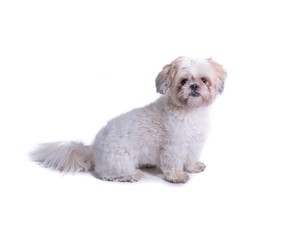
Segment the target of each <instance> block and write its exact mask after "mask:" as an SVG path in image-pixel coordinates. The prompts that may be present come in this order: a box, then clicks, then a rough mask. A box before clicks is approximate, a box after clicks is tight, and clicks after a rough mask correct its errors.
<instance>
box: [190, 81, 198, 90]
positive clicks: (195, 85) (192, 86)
mask: <svg viewBox="0 0 300 240" xmlns="http://www.w3.org/2000/svg"><path fill="white" fill-rule="evenodd" d="M190 88H191V89H192V90H194V91H195V90H197V89H198V88H199V85H198V84H197V83H194V84H192V85H191V86H190Z"/></svg>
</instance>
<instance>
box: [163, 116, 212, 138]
mask: <svg viewBox="0 0 300 240" xmlns="http://www.w3.org/2000/svg"><path fill="white" fill-rule="evenodd" d="M165 130H166V133H167V135H173V136H175V137H178V138H180V137H181V138H184V139H186V140H187V139H190V140H198V139H199V138H201V137H202V136H203V135H205V134H206V132H207V130H208V114H207V112H206V111H200V110H199V111H194V112H187V113H186V112H184V113H178V112H175V113H174V114H170V115H169V117H168V119H167V121H166V122H165Z"/></svg>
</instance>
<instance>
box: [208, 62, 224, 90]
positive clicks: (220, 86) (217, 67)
mask: <svg viewBox="0 0 300 240" xmlns="http://www.w3.org/2000/svg"><path fill="white" fill-rule="evenodd" d="M207 60H208V62H209V63H210V64H211V65H212V67H213V69H214V71H215V73H216V77H217V82H216V88H217V91H218V93H219V94H221V93H222V92H223V91H224V83H225V79H226V77H227V72H226V70H225V69H224V68H223V66H222V65H221V64H219V63H217V62H215V61H214V60H212V59H211V58H209V59H207Z"/></svg>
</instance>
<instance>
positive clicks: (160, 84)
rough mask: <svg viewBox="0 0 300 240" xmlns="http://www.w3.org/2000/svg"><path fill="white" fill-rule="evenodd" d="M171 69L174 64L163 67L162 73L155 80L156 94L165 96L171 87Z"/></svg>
mask: <svg viewBox="0 0 300 240" xmlns="http://www.w3.org/2000/svg"><path fill="white" fill-rule="evenodd" d="M171 67H172V64H171V63H170V64H167V65H166V66H164V67H163V69H162V70H161V72H160V73H159V74H158V75H157V77H156V79H155V84H156V92H158V93H160V94H165V93H166V91H167V90H168V89H169V87H170V81H171V79H170V72H171Z"/></svg>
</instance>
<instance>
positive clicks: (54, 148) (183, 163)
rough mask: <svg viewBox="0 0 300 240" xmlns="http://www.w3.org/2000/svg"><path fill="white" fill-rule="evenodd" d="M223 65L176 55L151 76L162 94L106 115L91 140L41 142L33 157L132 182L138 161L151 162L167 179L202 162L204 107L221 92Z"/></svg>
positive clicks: (179, 177)
mask: <svg viewBox="0 0 300 240" xmlns="http://www.w3.org/2000/svg"><path fill="white" fill-rule="evenodd" d="M225 78H226V71H225V70H224V69H223V67H222V66H221V65H220V64H218V63H216V62H214V61H213V60H212V59H205V60H192V59H190V58H187V57H179V58H177V59H175V60H174V61H173V62H171V63H170V64H168V65H166V66H165V67H164V68H163V69H162V70H161V72H160V73H159V74H158V76H157V78H156V88H157V92H159V93H161V94H162V95H163V96H161V97H160V98H158V99H157V100H156V101H155V102H153V103H151V104H149V105H148V106H145V107H143V108H138V109H134V110H132V111H130V112H128V113H125V114H123V115H121V116H119V117H116V118H114V119H112V120H111V121H109V122H108V123H107V125H106V126H105V127H104V128H102V129H101V130H100V131H99V133H98V134H97V136H96V138H95V141H94V142H93V144H92V145H91V146H85V145H83V144H82V143H76V142H56V143H48V144H43V145H41V146H40V147H39V148H38V149H37V150H36V151H35V152H33V153H32V159H33V160H35V161H38V162H39V163H40V164H41V165H42V166H45V167H50V168H53V169H56V170H59V171H63V172H76V171H92V172H93V174H94V175H95V176H96V177H98V178H100V179H103V180H109V181H128V182H134V181H138V180H139V179H141V178H142V176H143V174H142V172H141V171H140V170H139V169H140V168H142V167H149V166H156V167H158V168H159V169H160V170H161V171H162V173H163V174H164V178H165V179H166V180H167V181H169V182H172V183H184V182H186V181H187V180H188V179H189V176H188V173H198V172H201V171H203V170H204V169H205V165H204V164H203V163H201V162H199V161H198V158H199V156H200V153H201V150H202V147H203V143H204V141H205V138H206V135H207V131H208V111H209V106H210V104H211V103H212V102H213V101H214V100H215V98H216V96H217V95H218V94H220V93H222V91H223V88H224V80H225Z"/></svg>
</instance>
